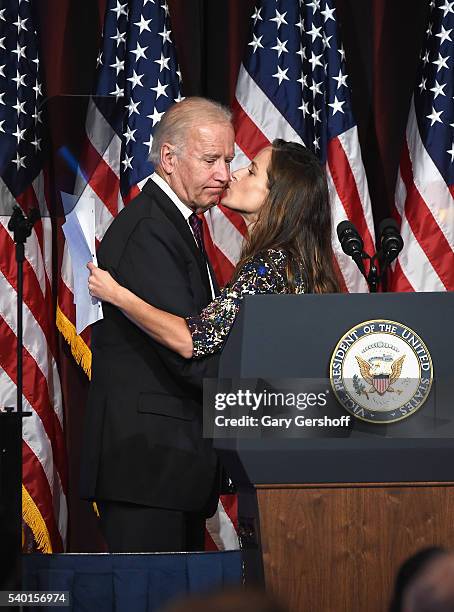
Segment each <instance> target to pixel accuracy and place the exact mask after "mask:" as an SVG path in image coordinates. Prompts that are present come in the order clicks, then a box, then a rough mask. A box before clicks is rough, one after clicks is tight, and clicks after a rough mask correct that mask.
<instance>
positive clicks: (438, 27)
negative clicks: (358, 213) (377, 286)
mask: <svg viewBox="0 0 454 612" xmlns="http://www.w3.org/2000/svg"><path fill="white" fill-rule="evenodd" d="M430 7H431V11H430V17H429V26H428V29H427V37H426V41H425V45H424V47H423V50H422V53H421V62H420V67H419V74H418V79H417V85H416V87H415V91H414V94H413V97H412V101H411V105H410V112H409V116H408V123H407V129H406V138H405V143H404V147H403V152H402V156H401V160H400V167H399V174H398V178H397V185H396V194H395V204H396V216H397V218H398V219H399V220H400V221H401V233H402V237H403V239H404V243H405V247H404V250H403V251H402V253H401V254H400V256H399V258H398V261H397V264H396V267H395V270H394V274H393V276H392V283H391V288H392V289H393V290H394V291H446V290H448V291H452V290H454V252H453V251H454V199H453V195H454V104H453V96H454V80H453V77H454V71H453V70H454V68H453V67H454V2H448V1H447V0H443V1H441V0H432V2H431V3H430Z"/></svg>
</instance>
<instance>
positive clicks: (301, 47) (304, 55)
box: [296, 43, 307, 61]
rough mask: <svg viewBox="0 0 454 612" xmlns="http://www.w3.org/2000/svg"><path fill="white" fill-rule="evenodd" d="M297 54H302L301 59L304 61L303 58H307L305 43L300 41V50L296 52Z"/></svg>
mask: <svg viewBox="0 0 454 612" xmlns="http://www.w3.org/2000/svg"><path fill="white" fill-rule="evenodd" d="M296 55H300V56H301V61H303V59H307V55H306V47H303V45H302V44H301V43H300V48H299V51H297V52H296Z"/></svg>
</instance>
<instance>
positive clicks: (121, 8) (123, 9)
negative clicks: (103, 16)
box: [110, 0, 128, 19]
mask: <svg viewBox="0 0 454 612" xmlns="http://www.w3.org/2000/svg"><path fill="white" fill-rule="evenodd" d="M127 6H128V3H127V2H125V3H124V4H121V3H120V2H119V0H117V6H116V7H115V8H113V9H110V10H111V11H112V13H116V15H117V19H119V18H120V16H121V15H126V16H128V9H127Z"/></svg>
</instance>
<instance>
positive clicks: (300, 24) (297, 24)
mask: <svg viewBox="0 0 454 612" xmlns="http://www.w3.org/2000/svg"><path fill="white" fill-rule="evenodd" d="M295 26H296V27H297V28H299V30H300V34H302V33H303V32H304V19H303V18H302V17H300V20H299V21H298V23H295Z"/></svg>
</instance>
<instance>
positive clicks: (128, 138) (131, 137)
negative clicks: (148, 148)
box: [123, 125, 137, 144]
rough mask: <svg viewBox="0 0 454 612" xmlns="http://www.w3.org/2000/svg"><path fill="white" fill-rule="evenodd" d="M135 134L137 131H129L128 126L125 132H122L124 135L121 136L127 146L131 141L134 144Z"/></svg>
mask: <svg viewBox="0 0 454 612" xmlns="http://www.w3.org/2000/svg"><path fill="white" fill-rule="evenodd" d="M135 132H137V129H134V130H131V128H130V127H129V125H127V126H126V132H124V134H123V136H124V137H125V140H126V144H129V142H130V141H131V140H132V141H133V142H136V139H135V138H134V133H135Z"/></svg>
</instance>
